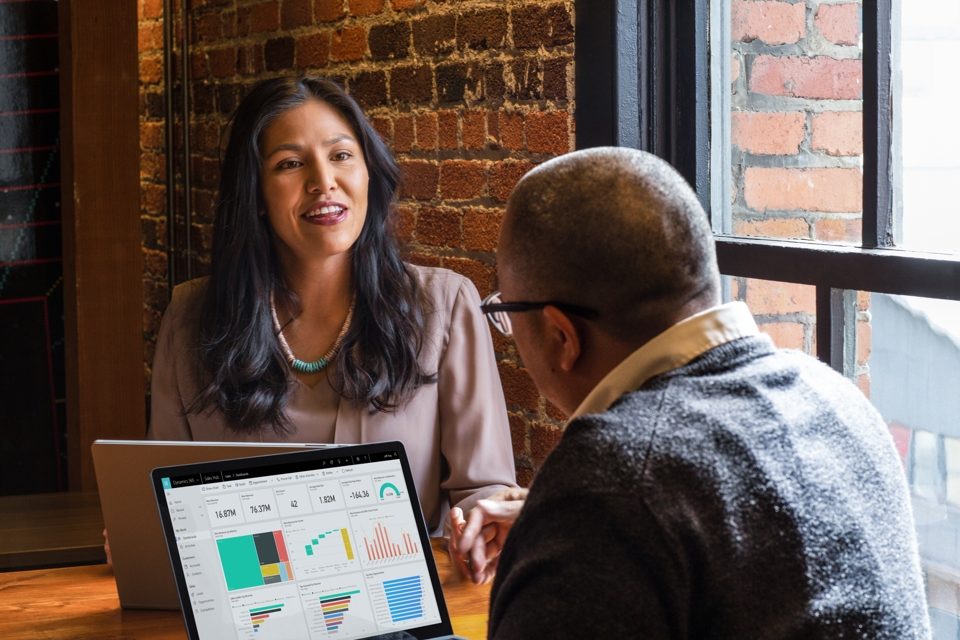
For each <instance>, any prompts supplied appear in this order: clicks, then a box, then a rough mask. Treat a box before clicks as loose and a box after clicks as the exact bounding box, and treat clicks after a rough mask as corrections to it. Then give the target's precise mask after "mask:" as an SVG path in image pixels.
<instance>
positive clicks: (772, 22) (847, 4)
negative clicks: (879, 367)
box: [730, 0, 870, 392]
mask: <svg viewBox="0 0 960 640" xmlns="http://www.w3.org/2000/svg"><path fill="white" fill-rule="evenodd" d="M731 29H732V34H731V40H732V42H733V51H732V58H731V71H732V73H731V79H732V95H733V97H732V110H733V113H732V114H731V123H730V125H731V141H732V147H733V148H732V158H731V161H732V162H731V163H732V183H733V184H732V194H733V205H732V206H733V215H732V222H733V228H732V231H733V232H734V233H736V234H741V235H748V236H765V237H774V238H793V239H807V240H818V241H823V242H839V243H846V244H859V243H860V220H861V207H862V191H863V171H862V149H863V127H862V113H861V111H862V92H863V77H862V67H861V53H860V49H859V42H860V37H861V16H860V3H859V1H850V0H822V1H821V0H806V1H803V0H801V1H799V2H796V1H792V2H787V1H783V2H781V1H767V0H759V1H758V0H733V2H732V14H731ZM731 293H732V294H733V296H734V297H736V298H739V299H743V300H745V301H746V302H747V303H748V304H749V305H750V306H751V309H752V310H753V312H754V313H755V314H756V315H757V316H758V318H757V319H758V321H759V322H760V324H761V328H762V329H763V330H764V331H766V332H767V333H769V334H770V335H771V336H772V337H773V338H774V340H775V341H776V342H777V343H778V344H780V345H781V346H786V347H792V348H799V349H804V350H806V351H807V352H810V353H815V351H816V341H815V337H816V327H815V322H816V317H815V313H814V311H815V298H814V290H813V287H809V286H803V285H793V284H785V283H778V282H767V281H760V280H750V279H746V278H737V279H734V281H733V282H732V284H731ZM857 309H858V310H857V313H858V318H857V331H856V334H857V345H856V349H855V359H856V365H855V366H856V368H857V371H856V374H857V379H858V382H859V384H860V386H861V388H862V389H863V390H864V391H865V392H868V391H869V380H868V377H867V375H866V362H867V360H868V356H869V348H870V347H869V345H870V340H869V338H870V325H869V297H868V295H866V294H861V295H860V297H859V299H858V304H857Z"/></svg>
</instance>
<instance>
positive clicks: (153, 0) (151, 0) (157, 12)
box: [139, 0, 163, 20]
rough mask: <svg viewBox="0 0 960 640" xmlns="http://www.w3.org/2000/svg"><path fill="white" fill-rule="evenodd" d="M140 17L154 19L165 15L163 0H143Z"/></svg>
mask: <svg viewBox="0 0 960 640" xmlns="http://www.w3.org/2000/svg"><path fill="white" fill-rule="evenodd" d="M139 17H140V19H141V20H144V19H147V20H149V19H152V18H162V17H163V0H143V3H142V4H141V5H140V16H139Z"/></svg>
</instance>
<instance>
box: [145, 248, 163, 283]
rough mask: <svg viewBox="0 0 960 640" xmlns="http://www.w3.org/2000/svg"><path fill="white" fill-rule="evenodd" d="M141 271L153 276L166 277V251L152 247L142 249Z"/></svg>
mask: <svg viewBox="0 0 960 640" xmlns="http://www.w3.org/2000/svg"><path fill="white" fill-rule="evenodd" d="M143 263H144V264H143V266H144V270H143V272H144V273H145V274H147V275H149V276H153V277H155V278H166V277H167V253H166V251H153V250H152V249H144V250H143Z"/></svg>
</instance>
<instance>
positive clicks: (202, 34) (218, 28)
mask: <svg viewBox="0 0 960 640" xmlns="http://www.w3.org/2000/svg"><path fill="white" fill-rule="evenodd" d="M193 36H194V39H195V41H196V42H204V43H208V44H210V43H215V42H218V41H219V40H220V39H221V38H222V37H223V16H221V15H220V12H219V11H211V12H209V13H205V14H203V15H201V16H200V17H199V18H197V19H196V20H195V21H194V23H193Z"/></svg>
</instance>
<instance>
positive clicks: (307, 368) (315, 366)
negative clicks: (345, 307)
mask: <svg viewBox="0 0 960 640" xmlns="http://www.w3.org/2000/svg"><path fill="white" fill-rule="evenodd" d="M355 302H356V298H354V299H353V300H352V301H351V302H350V310H349V311H347V318H346V319H345V320H344V321H343V326H342V327H340V333H339V334H337V339H336V340H334V341H333V346H332V347H330V350H329V351H327V352H326V353H325V354H323V355H322V356H321V357H320V358H319V359H317V360H312V361H310V362H307V361H305V360H301V359H299V358H297V357H296V356H295V355H293V350H292V349H290V344H289V343H288V342H287V339H286V338H284V337H283V327H281V326H280V318H278V317H277V308H276V306H275V305H274V303H273V293H272V292H271V293H270V315H271V316H273V330H274V331H275V332H276V334H277V340H278V341H279V342H280V350H281V351H283V355H284V356H285V357H286V358H287V362H288V363H289V364H290V368H291V369H293V370H294V371H296V372H298V373H319V372H320V371H323V370H324V369H325V368H326V367H327V365H329V364H330V363H331V362H332V361H333V359H334V358H335V357H336V356H337V352H338V351H339V350H340V344H341V343H342V342H343V337H344V336H345V335H347V331H348V330H349V329H350V321H351V320H352V319H353V306H354V303H355Z"/></svg>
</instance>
